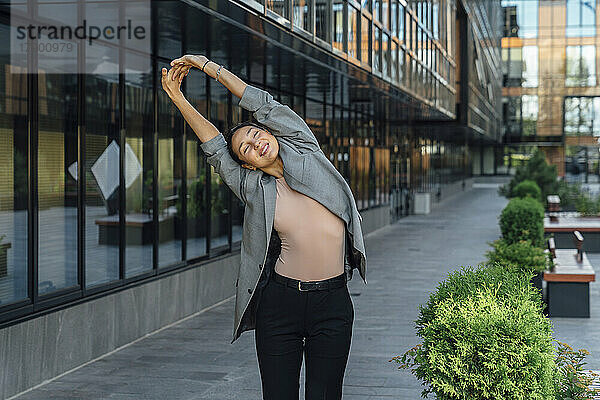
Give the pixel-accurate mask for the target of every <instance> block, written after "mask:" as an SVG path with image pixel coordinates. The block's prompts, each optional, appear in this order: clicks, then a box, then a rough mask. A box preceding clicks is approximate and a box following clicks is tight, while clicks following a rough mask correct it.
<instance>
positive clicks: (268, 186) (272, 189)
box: [260, 174, 277, 249]
mask: <svg viewBox="0 0 600 400" xmlns="http://www.w3.org/2000/svg"><path fill="white" fill-rule="evenodd" d="M260 184H261V185H262V187H263V196H264V205H265V231H266V232H265V233H266V235H265V238H266V239H267V241H266V246H267V247H266V248H267V249H268V248H269V243H270V241H271V230H272V229H273V218H275V202H276V201H277V187H276V186H275V178H274V177H273V176H271V175H269V174H264V175H263V176H262V178H261V179H260Z"/></svg>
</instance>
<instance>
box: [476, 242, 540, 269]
mask: <svg viewBox="0 0 600 400" xmlns="http://www.w3.org/2000/svg"><path fill="white" fill-rule="evenodd" d="M489 244H490V246H492V248H493V250H490V251H488V252H486V253H485V255H486V257H487V259H488V260H489V261H490V262H492V263H498V264H501V265H506V266H508V267H512V268H515V269H516V270H518V271H523V270H525V269H531V270H533V271H534V272H536V273H540V272H542V271H544V270H545V269H546V268H547V267H548V265H549V262H550V261H551V260H550V257H549V256H548V254H547V253H546V252H544V249H542V248H540V247H535V246H532V245H531V242H529V241H527V240H520V241H518V242H516V243H507V242H506V240H504V239H498V240H496V241H494V242H491V243H489Z"/></svg>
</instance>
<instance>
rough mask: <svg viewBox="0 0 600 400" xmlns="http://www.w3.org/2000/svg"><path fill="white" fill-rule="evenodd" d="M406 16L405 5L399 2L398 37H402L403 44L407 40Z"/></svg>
mask: <svg viewBox="0 0 600 400" xmlns="http://www.w3.org/2000/svg"><path fill="white" fill-rule="evenodd" d="M404 17H405V14H404V6H403V5H402V4H398V39H400V44H402V43H403V42H404V40H405V33H404Z"/></svg>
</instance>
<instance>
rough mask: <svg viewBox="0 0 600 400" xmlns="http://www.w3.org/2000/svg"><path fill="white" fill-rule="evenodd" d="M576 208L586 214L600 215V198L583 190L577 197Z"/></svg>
mask: <svg viewBox="0 0 600 400" xmlns="http://www.w3.org/2000/svg"><path fill="white" fill-rule="evenodd" d="M575 209H576V210H577V212H579V213H580V214H581V215H584V216H590V215H598V214H599V213H600V198H599V197H596V198H594V197H592V196H591V195H589V194H587V193H583V192H582V193H581V194H580V195H579V197H577V198H576V199H575Z"/></svg>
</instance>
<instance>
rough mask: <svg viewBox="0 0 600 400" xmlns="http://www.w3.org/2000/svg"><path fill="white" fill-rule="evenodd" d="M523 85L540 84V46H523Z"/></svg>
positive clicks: (535, 85) (532, 85)
mask: <svg viewBox="0 0 600 400" xmlns="http://www.w3.org/2000/svg"><path fill="white" fill-rule="evenodd" d="M522 86H523V87H537V86H538V47H537V46H523V83H522Z"/></svg>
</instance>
